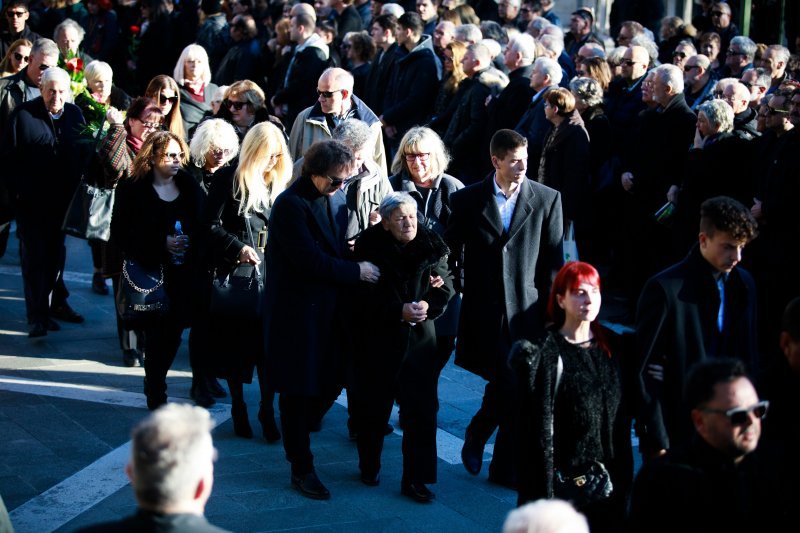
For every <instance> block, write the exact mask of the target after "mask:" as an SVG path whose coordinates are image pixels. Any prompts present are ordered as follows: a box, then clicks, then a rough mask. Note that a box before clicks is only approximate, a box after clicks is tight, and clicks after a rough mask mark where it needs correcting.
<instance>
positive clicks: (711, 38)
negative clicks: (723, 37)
mask: <svg viewBox="0 0 800 533" xmlns="http://www.w3.org/2000/svg"><path fill="white" fill-rule="evenodd" d="M720 46H722V44H721V41H720V38H719V34H717V33H714V32H713V31H712V32H709V33H704V34H702V35H701V36H700V38H699V39H698V47H697V51H698V52H700V53H701V54H703V55H705V56H706V57H708V60H709V61H711V65H710V67H709V68H710V69H711V71H712V72H714V71H716V70H718V69H719V68H720V67H722V64H721V63H720V56H719V50H720Z"/></svg>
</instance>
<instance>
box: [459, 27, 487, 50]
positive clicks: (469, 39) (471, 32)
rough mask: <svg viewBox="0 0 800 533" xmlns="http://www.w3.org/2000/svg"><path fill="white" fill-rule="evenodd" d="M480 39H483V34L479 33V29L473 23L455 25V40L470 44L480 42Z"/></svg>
mask: <svg viewBox="0 0 800 533" xmlns="http://www.w3.org/2000/svg"><path fill="white" fill-rule="evenodd" d="M481 39H483V34H482V33H481V29H480V28H479V27H478V26H476V25H475V24H461V25H460V26H456V30H455V40H456V41H459V42H462V43H464V44H466V45H468V46H469V45H470V44H476V43H479V42H481Z"/></svg>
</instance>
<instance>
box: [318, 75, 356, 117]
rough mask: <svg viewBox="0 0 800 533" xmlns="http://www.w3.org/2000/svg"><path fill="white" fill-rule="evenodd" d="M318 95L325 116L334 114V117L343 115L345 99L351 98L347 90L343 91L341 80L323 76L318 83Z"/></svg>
mask: <svg viewBox="0 0 800 533" xmlns="http://www.w3.org/2000/svg"><path fill="white" fill-rule="evenodd" d="M317 94H318V95H319V96H318V98H317V100H318V101H319V105H320V107H321V108H322V112H323V113H325V114H329V113H332V114H334V115H340V114H341V113H342V110H343V105H342V103H343V102H344V99H345V98H347V97H348V96H349V94H347V90H345V89H342V88H341V86H340V85H339V80H337V79H335V78H334V76H329V75H325V76H322V77H321V78H320V79H319V82H318V83H317Z"/></svg>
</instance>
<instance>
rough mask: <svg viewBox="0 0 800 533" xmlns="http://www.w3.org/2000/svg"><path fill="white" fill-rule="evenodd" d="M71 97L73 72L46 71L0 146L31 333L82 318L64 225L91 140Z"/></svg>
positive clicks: (19, 108) (16, 112)
mask: <svg viewBox="0 0 800 533" xmlns="http://www.w3.org/2000/svg"><path fill="white" fill-rule="evenodd" d="M40 42H41V40H40ZM50 42H51V43H52V41H50ZM29 68H30V67H29ZM70 95H71V93H70V78H69V74H67V73H66V71H64V70H62V69H60V68H58V67H51V68H48V69H47V70H46V71H45V72H44V73H43V74H42V76H41V96H39V97H37V98H34V99H33V100H30V101H27V102H23V103H21V104H20V105H18V106H17V107H16V108H15V109H14V111H13V112H12V113H11V116H10V118H9V120H8V124H7V125H6V129H5V132H4V136H3V141H2V149H0V150H2V160H3V161H4V162H5V164H6V165H7V168H6V171H5V172H4V175H3V178H4V179H5V181H6V183H7V185H8V187H9V190H10V193H11V197H12V198H13V197H16V218H17V236H18V237H19V241H20V266H21V267H22V283H23V286H24V288H25V309H26V312H27V318H28V324H30V328H31V329H30V332H29V336H30V337H42V336H44V335H47V332H48V331H57V330H59V329H61V327H60V326H59V325H58V323H56V322H55V321H53V320H52V319H53V318H58V319H60V320H64V321H67V322H76V323H79V322H83V317H82V316H81V315H79V314H78V313H76V312H75V311H74V310H73V309H72V308H71V307H70V306H69V304H67V297H68V296H69V292H68V291H67V289H66V287H65V286H64V283H63V278H62V275H63V272H64V261H65V259H66V248H65V247H64V232H63V231H62V230H61V224H62V222H63V221H64V215H65V214H66V212H67V206H68V205H69V202H70V200H71V198H72V195H73V194H74V192H75V188H76V187H77V185H78V182H79V181H80V177H81V174H82V173H83V170H84V166H85V162H86V158H87V156H88V151H87V147H90V146H91V144H90V143H85V142H81V139H80V135H79V132H80V131H81V129H82V128H83V126H84V124H85V121H84V119H83V115H82V114H81V111H80V109H78V107H77V106H75V105H73V104H70V103H67V100H68V98H69V97H70Z"/></svg>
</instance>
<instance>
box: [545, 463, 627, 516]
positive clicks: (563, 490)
mask: <svg viewBox="0 0 800 533" xmlns="http://www.w3.org/2000/svg"><path fill="white" fill-rule="evenodd" d="M612 492H614V485H613V484H612V483H611V475H610V474H609V473H608V470H606V467H605V465H604V464H603V463H601V462H600V461H592V462H590V463H587V464H585V465H581V466H580V467H578V468H575V469H572V470H570V471H569V472H561V471H559V470H556V472H555V476H554V478H553V493H554V494H555V496H556V498H561V499H562V500H567V501H570V502H572V504H573V505H574V506H575V507H577V508H578V509H581V508H583V507H586V506H587V505H589V504H592V503H595V502H600V501H603V500H607V499H609V498H610V497H611V493H612Z"/></svg>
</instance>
